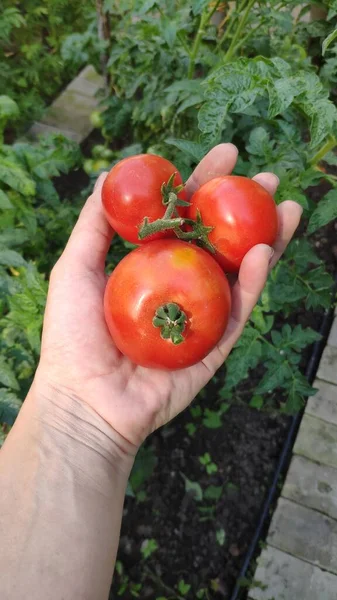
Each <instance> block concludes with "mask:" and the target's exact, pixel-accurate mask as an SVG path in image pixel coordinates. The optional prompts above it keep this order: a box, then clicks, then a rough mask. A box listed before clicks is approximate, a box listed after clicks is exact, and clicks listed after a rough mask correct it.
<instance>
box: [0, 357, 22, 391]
mask: <svg viewBox="0 0 337 600" xmlns="http://www.w3.org/2000/svg"><path fill="white" fill-rule="evenodd" d="M0 383H2V385H4V386H6V387H8V388H11V389H12V390H19V389H20V386H19V384H18V381H17V379H16V376H15V373H14V371H13V369H12V367H11V366H10V365H9V363H8V362H7V361H6V359H5V357H4V356H0Z"/></svg>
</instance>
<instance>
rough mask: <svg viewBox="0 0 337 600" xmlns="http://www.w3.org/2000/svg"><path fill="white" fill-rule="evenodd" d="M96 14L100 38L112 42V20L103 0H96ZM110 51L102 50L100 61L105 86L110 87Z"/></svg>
mask: <svg viewBox="0 0 337 600" xmlns="http://www.w3.org/2000/svg"><path fill="white" fill-rule="evenodd" d="M96 14H97V30H98V38H99V40H100V41H102V42H108V44H109V42H110V22H109V17H108V13H107V12H106V11H104V8H103V1H102V0H96ZM108 58H109V56H108V51H107V50H106V49H105V50H103V51H102V52H101V56H100V62H101V67H102V73H103V76H104V81H105V86H106V88H107V90H108V89H109V84H110V77H109V72H108V67H107V64H108Z"/></svg>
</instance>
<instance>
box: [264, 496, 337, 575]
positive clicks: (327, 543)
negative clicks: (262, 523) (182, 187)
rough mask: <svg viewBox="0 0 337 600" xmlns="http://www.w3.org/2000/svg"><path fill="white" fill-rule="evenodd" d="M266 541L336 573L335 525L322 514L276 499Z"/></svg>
mask: <svg viewBox="0 0 337 600" xmlns="http://www.w3.org/2000/svg"><path fill="white" fill-rule="evenodd" d="M267 542H268V543H269V544H270V545H271V546H273V547H275V548H278V549H279V550H282V551H283V552H287V553H288V554H292V555H293V556H296V557H297V558H300V559H302V560H305V561H307V562H310V563H311V564H315V565H316V566H319V567H321V568H322V569H326V570H327V571H330V572H331V573H334V574H337V522H336V521H335V520H334V519H331V518H330V517H327V516H325V515H323V514H322V513H319V512H317V511H315V510H312V509H311V508H306V507H305V506H300V505H299V504H295V502H292V501H290V500H286V499H285V498H280V499H279V501H278V505H277V509H276V511H275V514H274V516H273V519H272V522H271V526H270V529H269V534H268V539H267Z"/></svg>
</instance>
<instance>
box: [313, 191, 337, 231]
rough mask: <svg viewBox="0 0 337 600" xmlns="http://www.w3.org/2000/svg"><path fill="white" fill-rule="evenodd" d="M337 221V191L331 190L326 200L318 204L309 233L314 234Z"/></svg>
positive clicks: (325, 197)
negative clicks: (331, 222)
mask: <svg viewBox="0 0 337 600" xmlns="http://www.w3.org/2000/svg"><path fill="white" fill-rule="evenodd" d="M334 219H337V189H336V188H335V189H333V190H330V191H329V192H328V193H327V194H326V196H324V198H322V199H321V200H320V201H319V202H318V206H317V208H316V209H315V210H314V212H313V213H312V215H311V217H310V220H309V225H308V233H313V232H314V231H316V230H317V229H319V228H320V227H323V226H324V225H327V224H328V223H330V221H333V220H334Z"/></svg>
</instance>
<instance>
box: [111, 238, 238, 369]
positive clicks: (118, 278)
mask: <svg viewBox="0 0 337 600" xmlns="http://www.w3.org/2000/svg"><path fill="white" fill-rule="evenodd" d="M116 298H118V302H116ZM168 302H173V303H175V304H177V305H178V306H179V307H180V308H181V309H182V310H183V311H184V313H185V314H186V317H187V320H186V324H185V329H184V332H183V338H184V341H183V342H181V343H180V344H179V345H174V344H173V343H172V341H171V340H170V339H169V340H167V339H163V338H162V337H161V335H160V333H161V331H160V328H158V327H154V325H153V324H152V320H153V317H154V316H155V313H156V310H157V309H158V308H159V307H161V306H163V305H165V304H167V303H168ZM230 304H231V300H230V290H229V285H228V282H227V279H226V277H225V275H224V274H223V272H222V270H221V268H220V267H219V266H218V265H217V263H216V262H215V261H214V260H213V258H212V257H211V256H209V254H207V253H206V252H205V251H204V250H202V249H201V248H198V246H192V245H191V244H187V243H186V242H181V241H179V240H176V239H175V240H157V241H156V242H151V243H150V244H146V245H145V246H141V247H140V248H138V249H137V250H134V251H133V252H131V253H130V254H128V255H127V256H126V257H125V258H124V259H123V260H122V261H121V262H120V263H119V265H118V266H117V268H116V269H115V270H114V272H113V273H112V275H111V277H110V279H109V282H108V285H107V288H106V292H105V297H104V307H105V316H106V320H107V324H108V327H109V330H110V333H111V335H112V338H113V340H114V342H115V344H116V346H117V347H118V349H119V350H120V351H121V352H123V354H126V356H128V357H129V358H130V359H131V360H133V362H135V363H137V364H138V365H142V366H144V367H153V368H154V367H157V368H162V369H182V368H183V367H188V366H190V365H193V364H195V363H197V362H199V361H200V360H202V359H203V358H205V357H206V356H207V354H209V352H210V351H211V350H212V348H214V346H215V345H216V344H217V343H218V342H219V341H220V339H221V337H222V335H223V334H224V331H225V329H226V325H227V322H228V318H229V311H230Z"/></svg>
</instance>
